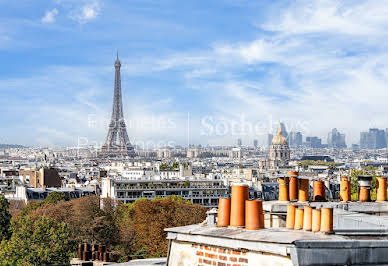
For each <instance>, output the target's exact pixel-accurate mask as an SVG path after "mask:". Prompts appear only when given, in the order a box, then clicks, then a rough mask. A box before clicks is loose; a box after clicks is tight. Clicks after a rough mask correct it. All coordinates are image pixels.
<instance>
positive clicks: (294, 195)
mask: <svg viewBox="0 0 388 266" xmlns="http://www.w3.org/2000/svg"><path fill="white" fill-rule="evenodd" d="M288 176H289V177H290V185H289V196H290V201H297V200H298V172H295V171H289V172H288Z"/></svg>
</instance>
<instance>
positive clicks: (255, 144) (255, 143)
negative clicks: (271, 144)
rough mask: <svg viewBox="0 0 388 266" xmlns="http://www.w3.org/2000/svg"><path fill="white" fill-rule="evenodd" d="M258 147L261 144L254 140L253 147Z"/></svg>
mask: <svg viewBox="0 0 388 266" xmlns="http://www.w3.org/2000/svg"><path fill="white" fill-rule="evenodd" d="M257 146H259V142H258V141H257V139H254V140H253V147H255V148H257Z"/></svg>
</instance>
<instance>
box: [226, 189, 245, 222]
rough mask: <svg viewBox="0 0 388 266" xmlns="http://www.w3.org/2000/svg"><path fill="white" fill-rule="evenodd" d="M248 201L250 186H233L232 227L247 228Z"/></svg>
mask: <svg viewBox="0 0 388 266" xmlns="http://www.w3.org/2000/svg"><path fill="white" fill-rule="evenodd" d="M246 200H248V186H247V185H233V186H232V199H231V208H230V226H245V201H246Z"/></svg>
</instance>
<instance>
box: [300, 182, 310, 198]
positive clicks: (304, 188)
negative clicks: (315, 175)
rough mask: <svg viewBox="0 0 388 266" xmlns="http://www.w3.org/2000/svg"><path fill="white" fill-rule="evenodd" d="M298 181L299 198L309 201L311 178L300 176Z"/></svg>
mask: <svg viewBox="0 0 388 266" xmlns="http://www.w3.org/2000/svg"><path fill="white" fill-rule="evenodd" d="M298 181H299V184H298V200H299V201H309V179H308V178H299V179H298Z"/></svg>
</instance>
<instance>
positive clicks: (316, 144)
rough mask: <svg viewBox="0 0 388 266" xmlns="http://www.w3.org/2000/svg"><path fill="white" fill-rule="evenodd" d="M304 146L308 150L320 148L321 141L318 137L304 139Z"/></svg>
mask: <svg viewBox="0 0 388 266" xmlns="http://www.w3.org/2000/svg"><path fill="white" fill-rule="evenodd" d="M305 145H306V146H307V147H310V148H315V149H317V148H322V140H321V139H320V138H318V137H306V143H305Z"/></svg>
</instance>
